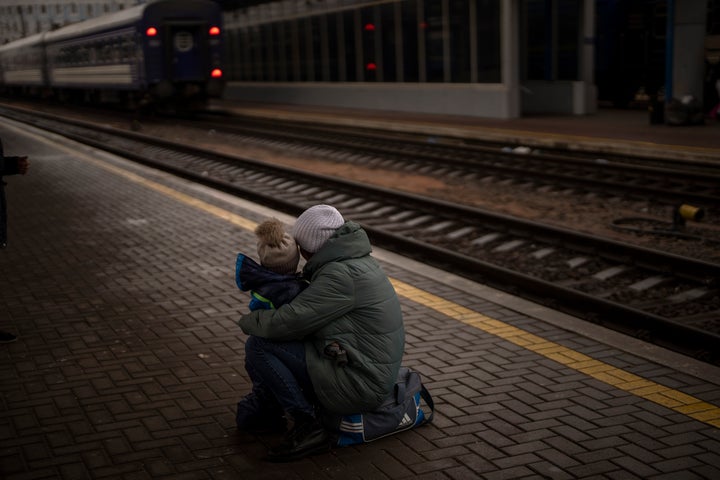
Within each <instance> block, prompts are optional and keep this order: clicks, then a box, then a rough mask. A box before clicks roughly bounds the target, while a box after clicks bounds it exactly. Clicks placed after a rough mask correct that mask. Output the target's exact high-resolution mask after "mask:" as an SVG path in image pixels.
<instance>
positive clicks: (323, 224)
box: [293, 205, 345, 253]
mask: <svg viewBox="0 0 720 480" xmlns="http://www.w3.org/2000/svg"><path fill="white" fill-rule="evenodd" d="M344 223H345V219H343V217H342V215H340V212H338V211H337V209H335V207H331V206H330V205H315V206H313V207H310V208H308V209H307V210H305V211H304V212H303V213H302V214H301V215H300V216H299V217H298V219H297V221H296V222H295V227H294V228H293V237H295V241H296V242H297V244H298V245H300V248H302V249H303V250H305V251H308V252H310V253H316V252H317V251H318V250H320V248H322V246H323V245H325V242H327V240H328V239H329V238H330V237H331V236H332V234H333V233H335V230H337V229H338V228H340V227H342V226H343V224H344Z"/></svg>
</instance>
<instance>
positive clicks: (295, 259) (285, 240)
mask: <svg viewBox="0 0 720 480" xmlns="http://www.w3.org/2000/svg"><path fill="white" fill-rule="evenodd" d="M255 235H257V237H258V241H257V251H258V256H259V257H260V264H261V265H262V266H263V267H265V268H267V269H270V270H272V271H274V272H276V273H281V274H286V275H292V274H294V273H295V272H296V270H297V266H298V263H299V262H300V252H299V251H298V247H297V244H296V243H295V240H294V239H293V237H291V236H290V235H289V234H287V233H286V232H285V229H284V228H283V224H282V223H280V220H278V219H276V218H272V219H270V220H266V221H264V222H262V223H261V224H260V225H258V226H257V228H256V229H255Z"/></svg>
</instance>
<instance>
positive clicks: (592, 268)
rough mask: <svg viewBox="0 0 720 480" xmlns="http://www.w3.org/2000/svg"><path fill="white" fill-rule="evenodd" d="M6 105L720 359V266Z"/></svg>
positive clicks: (47, 125) (150, 160) (29, 119)
mask: <svg viewBox="0 0 720 480" xmlns="http://www.w3.org/2000/svg"><path fill="white" fill-rule="evenodd" d="M8 115H9V114H8ZM12 115H13V116H14V117H15V118H16V119H17V120H19V121H23V122H26V123H31V124H34V125H36V126H38V127H39V128H42V129H45V130H51V131H55V132H57V133H59V134H62V135H64V136H67V137H70V138H73V139H74V140H77V141H80V142H83V143H86V144H90V145H92V146H94V147H97V148H101V149H103V150H107V151H111V152H113V153H117V154H119V155H122V156H124V157H126V158H132V159H134V160H136V161H139V162H142V163H145V164H149V165H152V166H154V167H156V168H161V169H164V170H166V171H170V172H173V173H175V174H177V175H181V176H184V177H187V178H191V179H193V180H195V181H198V182H201V183H204V184H208V185H211V186H213V187H214V188H218V189H221V190H224V191H227V192H231V193H233V194H236V195H239V196H242V197H245V198H248V199H251V200H253V201H256V202H259V203H262V204H265V205H268V206H271V207H273V208H276V209H279V210H282V211H285V212H287V213H289V214H292V215H298V214H299V213H300V212H301V211H302V210H304V209H305V208H307V207H308V206H310V205H312V204H316V203H331V204H333V205H335V206H336V207H337V208H338V209H339V210H340V211H341V212H342V213H343V215H344V216H346V218H349V219H353V220H356V221H359V222H360V223H362V224H363V226H364V227H365V228H366V229H367V230H368V233H369V235H370V236H371V239H372V241H373V242H374V243H375V244H376V245H378V246H383V247H385V248H389V249H392V250H395V251H397V252H399V253H401V254H404V255H407V256H411V257H414V258H417V259H419V260H421V261H423V262H426V263H429V264H433V265H435V266H438V267H440V268H444V269H447V270H449V271H452V272H454V273H457V274H460V275H462V276H465V277H467V278H471V279H473V280H476V281H480V282H484V283H488V284H491V285H493V286H495V287H497V288H500V289H504V290H509V291H512V292H513V293H516V294H518V295H521V296H525V297H527V298H530V299H532V300H534V301H537V302H539V303H543V304H549V305H551V306H552V307H554V308H557V309H560V310H564V311H567V312H569V313H572V314H574V315H576V316H579V317H581V318H584V319H587V320H589V321H592V322H595V323H599V324H603V325H606V326H608V327H611V328H614V329H617V330H621V331H623V332H625V333H628V334H630V335H633V336H637V337H640V338H643V339H644V340H646V341H649V342H653V343H656V344H660V345H663V346H666V347H669V348H672V349H675V350H678V351H681V352H683V353H686V354H688V355H691V356H694V357H696V358H699V359H702V360H704V361H707V362H709V363H714V364H720V359H719V358H718V354H719V352H720V348H718V347H719V346H720V284H719V281H720V265H718V264H715V263H707V262H703V261H700V260H695V259H690V258H685V257H680V256H677V255H671V254H667V253H663V252H659V251H655V250H650V249H645V248H640V247H636V246H633V245H629V244H625V243H620V242H615V241H610V240H607V239H602V238H598V237H596V236H591V235H585V234H580V233H578V232H574V231H571V230H568V229H562V228H558V227H552V226H549V225H544V224H541V223H537V222H532V221H526V220H522V219H519V218H515V217H511V216H507V215H499V214H497V213H493V212H489V211H486V210H482V209H477V208H472V207H467V206H462V205H457V204H453V203H449V202H444V201H439V200H432V199H428V198H425V197H421V196H417V195H411V194H402V193H398V192H396V191H391V190H389V189H383V188H378V187H373V186H369V185H367V184H360V183H358V182H352V181H347V180H342V179H339V178H337V177H330V176H325V175H317V174H311V173H307V172H305V171H301V170H298V169H291V168H287V167H282V166H277V165H272V164H269V163H265V162H260V161H256V160H252V159H247V158H241V157H237V156H232V155H220V154H217V153H209V152H207V151H203V150H201V149H196V148H192V147H189V146H187V145H178V144H175V143H172V142H168V141H164V140H160V139H157V138H149V137H146V136H143V135H140V134H136V133H132V132H126V131H118V130H115V129H111V128H99V127H95V126H92V125H88V124H83V122H71V121H68V120H67V119H51V118H48V117H46V118H40V117H36V116H33V115H29V114H27V113H25V114H19V113H13V114H12Z"/></svg>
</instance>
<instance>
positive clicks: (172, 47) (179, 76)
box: [165, 23, 207, 82]
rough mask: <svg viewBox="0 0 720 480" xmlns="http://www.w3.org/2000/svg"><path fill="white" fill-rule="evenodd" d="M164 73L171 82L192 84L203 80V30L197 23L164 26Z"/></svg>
mask: <svg viewBox="0 0 720 480" xmlns="http://www.w3.org/2000/svg"><path fill="white" fill-rule="evenodd" d="M165 32H167V35H168V37H169V38H168V39H167V41H166V42H165V59H166V71H167V72H168V76H169V79H170V81H172V82H193V81H202V80H204V79H205V74H206V71H207V68H205V62H206V59H205V58H204V56H203V52H204V51H205V50H206V49H205V48H203V43H204V42H205V37H204V33H205V30H204V28H203V26H202V25H200V24H197V23H170V24H168V25H166V28H165Z"/></svg>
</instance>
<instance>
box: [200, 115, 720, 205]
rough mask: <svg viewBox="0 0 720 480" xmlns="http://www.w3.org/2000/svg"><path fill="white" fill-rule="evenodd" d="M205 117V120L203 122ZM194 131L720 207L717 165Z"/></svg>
mask: <svg viewBox="0 0 720 480" xmlns="http://www.w3.org/2000/svg"><path fill="white" fill-rule="evenodd" d="M205 118H207V117H205ZM192 125H193V127H194V128H203V129H206V130H211V129H213V130H216V131H218V132H224V133H226V134H228V135H231V136H233V135H234V136H237V137H238V140H242V141H256V142H257V141H262V142H264V143H266V144H273V143H274V144H276V145H277V146H279V147H281V148H283V149H293V148H295V149H303V150H308V149H313V153H314V154H316V155H325V156H328V157H334V158H341V159H342V160H343V161H344V162H356V163H362V164H365V165H370V166H372V165H382V166H383V168H393V169H396V170H400V171H402V170H410V169H425V170H426V171H428V172H434V173H437V174H438V175H441V176H449V175H456V176H457V175H473V176H474V177H475V178H477V179H478V180H484V181H495V182H507V183H509V184H513V185H526V184H529V183H531V184H534V185H536V186H537V187H538V188H542V187H544V186H551V187H553V188H568V189H574V190H575V191H576V192H578V193H579V194H583V193H588V192H592V193H593V194H595V195H600V196H604V197H608V196H621V197H631V198H641V199H652V200H653V201H656V202H660V203H665V204H677V203H679V202H691V203H693V204H697V205H700V206H703V207H704V208H708V209H715V208H716V207H717V206H718V205H720V174H718V172H717V166H716V165H713V164H710V163H705V162H696V163H694V164H689V163H688V162H673V161H671V160H658V159H643V158H641V157H628V156H608V155H603V157H602V158H598V155H597V154H595V155H593V154H589V153H580V152H576V153H574V154H573V155H570V154H569V153H567V152H566V153H564V154H560V153H559V152H550V151H546V150H538V149H530V148H529V147H515V148H513V147H509V146H507V145H505V146H503V145H502V144H499V143H494V142H482V143H481V142H479V141H472V142H471V141H466V140H462V139H455V138H449V137H437V136H433V137H428V136H427V135H411V134H398V133H396V132H385V131H379V130H367V129H357V128H355V129H350V128H346V127H338V126H329V125H317V124H300V123H297V122H282V123H281V124H279V123H278V122H277V121H272V120H266V119H259V118H256V117H252V118H246V117H242V116H240V117H238V116H232V120H231V121H224V122H220V121H217V120H208V119H205V120H203V121H202V123H200V124H199V123H198V122H197V121H196V122H193V123H192Z"/></svg>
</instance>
